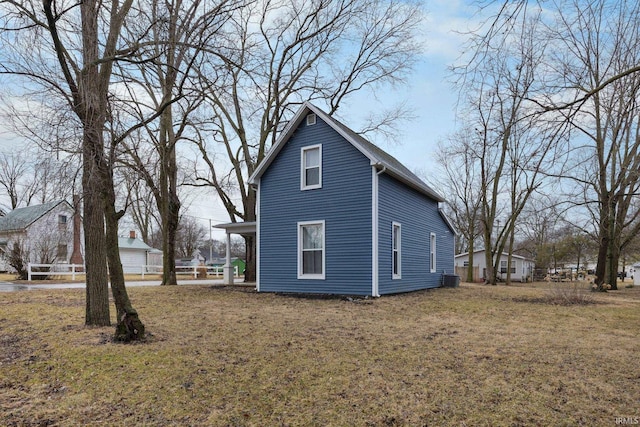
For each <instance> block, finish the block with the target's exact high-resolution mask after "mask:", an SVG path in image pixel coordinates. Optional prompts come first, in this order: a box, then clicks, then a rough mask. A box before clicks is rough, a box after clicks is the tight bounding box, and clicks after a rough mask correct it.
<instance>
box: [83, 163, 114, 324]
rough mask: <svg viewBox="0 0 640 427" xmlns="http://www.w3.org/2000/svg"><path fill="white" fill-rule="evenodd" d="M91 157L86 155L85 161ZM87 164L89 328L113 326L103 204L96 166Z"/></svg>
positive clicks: (87, 295)
mask: <svg viewBox="0 0 640 427" xmlns="http://www.w3.org/2000/svg"><path fill="white" fill-rule="evenodd" d="M88 158H89V157H88V156H86V154H85V159H88ZM86 163H91V162H90V161H85V165H84V176H83V178H82V181H83V187H84V221H83V226H84V247H85V269H86V276H85V277H86V301H85V308H86V311H85V324H86V325H91V326H109V325H111V319H110V315H109V283H108V281H107V258H106V253H105V248H106V240H105V235H104V231H103V230H104V209H103V201H102V197H101V196H100V194H99V192H98V191H97V190H94V189H97V188H98V187H97V184H96V183H95V178H94V177H92V174H91V170H92V167H91V166H92V165H91V164H89V165H87V164H86Z"/></svg>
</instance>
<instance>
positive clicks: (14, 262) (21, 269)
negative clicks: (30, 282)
mask: <svg viewBox="0 0 640 427" xmlns="http://www.w3.org/2000/svg"><path fill="white" fill-rule="evenodd" d="M24 259H25V254H24V253H23V250H22V246H21V245H20V242H14V243H13V248H12V249H11V253H10V254H9V265H10V266H11V267H13V268H14V269H15V270H16V272H17V273H18V279H20V280H27V279H28V278H29V274H28V272H27V268H26V267H27V266H26V263H25V262H24Z"/></svg>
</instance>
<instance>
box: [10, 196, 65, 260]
mask: <svg viewBox="0 0 640 427" xmlns="http://www.w3.org/2000/svg"><path fill="white" fill-rule="evenodd" d="M73 215H74V210H73V207H72V206H71V205H70V204H69V203H68V202H67V201H65V200H57V201H54V202H49V203H45V204H42V205H35V206H27V207H24V208H18V209H14V210H13V211H11V212H8V213H7V214H6V215H5V216H3V217H0V258H2V259H3V260H4V261H6V260H7V258H8V255H9V253H10V252H11V250H12V249H13V247H14V245H19V247H20V248H21V250H22V252H23V254H24V258H25V260H27V261H28V262H31V263H43V264H44V263H46V264H48V263H64V262H68V261H69V257H70V256H71V252H72V249H73V248H72V246H73V225H72V217H73ZM0 264H4V263H3V262H1V261H0Z"/></svg>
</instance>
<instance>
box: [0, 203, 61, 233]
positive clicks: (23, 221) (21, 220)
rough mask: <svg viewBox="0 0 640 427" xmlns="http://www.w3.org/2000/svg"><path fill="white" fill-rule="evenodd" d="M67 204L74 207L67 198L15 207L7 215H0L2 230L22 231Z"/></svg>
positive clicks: (0, 227)
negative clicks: (59, 206)
mask: <svg viewBox="0 0 640 427" xmlns="http://www.w3.org/2000/svg"><path fill="white" fill-rule="evenodd" d="M63 203H64V204H66V205H67V206H68V207H69V209H73V208H72V207H71V205H70V204H69V202H67V201H66V200H56V201H53V202H49V203H44V204H42V205H33V206H27V207H25V208H18V209H14V210H12V211H11V212H9V213H7V214H6V215H5V216H3V217H0V231H22V230H25V229H27V228H28V227H29V226H30V225H31V224H33V223H34V222H36V221H37V220H38V219H40V218H42V217H43V216H44V215H46V214H47V213H49V212H50V211H51V210H53V209H54V208H55V207H57V206H58V205H60V204H63Z"/></svg>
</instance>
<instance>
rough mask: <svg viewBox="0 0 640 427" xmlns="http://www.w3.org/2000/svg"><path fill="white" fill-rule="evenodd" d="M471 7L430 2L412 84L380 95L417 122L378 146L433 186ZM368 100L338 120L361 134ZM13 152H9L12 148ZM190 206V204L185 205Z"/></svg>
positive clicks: (206, 207)
mask: <svg viewBox="0 0 640 427" xmlns="http://www.w3.org/2000/svg"><path fill="white" fill-rule="evenodd" d="M469 3H470V1H459V0H426V3H425V9H426V16H425V22H424V28H423V34H422V37H424V45H425V49H424V52H423V54H422V55H421V56H420V58H418V62H417V67H416V69H415V71H414V73H413V74H412V75H410V76H409V78H408V83H407V85H406V86H402V87H398V88H393V89H387V90H384V91H378V92H377V93H376V97H377V98H378V99H379V100H381V101H382V103H383V104H386V103H388V104H390V105H394V104H397V103H398V102H406V105H407V106H408V107H409V108H410V109H411V110H412V112H413V115H414V116H415V119H413V120H411V121H408V122H406V123H404V124H403V126H402V128H403V129H404V131H403V134H401V135H400V136H399V138H398V141H395V142H393V143H390V142H387V141H381V140H374V141H373V142H375V143H378V144H379V145H380V146H381V148H383V149H384V150H386V151H387V152H389V153H390V154H391V155H393V156H394V157H396V158H397V159H398V160H400V161H401V162H402V163H404V164H405V165H406V166H407V167H408V168H409V169H411V170H413V171H415V172H417V173H418V174H419V175H420V176H423V177H426V179H427V180H431V178H432V177H434V176H435V175H437V170H436V164H435V162H434V160H433V159H434V155H435V152H436V150H437V144H438V142H439V141H441V140H443V139H445V138H446V137H447V135H449V134H450V133H452V132H453V131H454V130H455V128H456V120H455V103H456V100H457V96H458V94H457V90H456V89H455V88H454V87H453V86H452V84H451V82H450V78H449V71H448V67H449V66H450V65H452V64H453V63H455V62H456V61H457V60H458V59H459V57H460V53H461V48H462V44H463V42H464V37H463V36H461V35H460V34H458V33H457V32H464V31H466V30H468V29H469V28H470V26H471V25H472V24H471V21H470V17H471V16H472V11H473V9H472V8H471V6H470V5H469ZM370 96H371V95H370V94H362V95H361V96H356V97H354V98H352V99H350V100H349V102H346V103H345V104H343V105H342V107H341V111H340V112H339V115H340V119H341V120H343V121H345V124H346V125H347V126H349V127H352V128H353V129H354V130H357V129H358V124H357V123H355V122H351V121H349V120H350V118H351V117H353V116H356V117H357V115H358V112H360V111H363V112H371V104H370ZM16 141H19V139H16V138H15V137H14V136H13V135H11V134H7V133H3V132H1V129H0V150H5V151H6V149H7V148H8V147H15V145H16ZM10 149H11V148H10ZM214 198H216V196H214V194H213V192H212V191H207V192H206V194H202V197H195V198H194V199H193V200H194V201H193V202H191V204H190V207H189V211H188V212H186V213H188V214H191V215H192V216H196V217H198V218H201V219H202V221H201V222H203V224H205V223H206V227H207V228H208V220H205V218H206V219H209V218H210V219H212V220H213V222H226V221H228V219H227V218H228V217H227V214H226V212H225V211H224V209H223V208H222V207H220V206H219V204H218V203H216V202H214V200H213V199H214ZM187 204H189V202H187Z"/></svg>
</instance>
